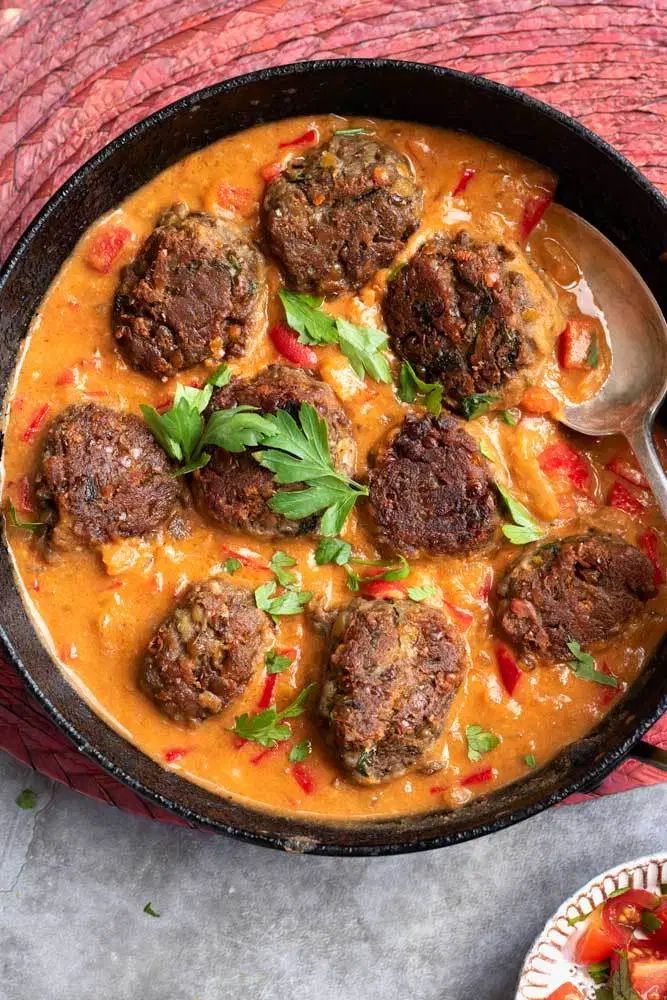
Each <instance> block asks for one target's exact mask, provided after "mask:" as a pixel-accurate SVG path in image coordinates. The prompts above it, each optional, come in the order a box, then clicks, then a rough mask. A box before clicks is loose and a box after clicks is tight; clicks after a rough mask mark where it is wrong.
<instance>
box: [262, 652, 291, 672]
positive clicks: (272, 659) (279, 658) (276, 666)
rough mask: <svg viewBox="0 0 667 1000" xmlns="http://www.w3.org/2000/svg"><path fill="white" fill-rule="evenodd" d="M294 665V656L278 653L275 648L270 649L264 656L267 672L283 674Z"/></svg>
mask: <svg viewBox="0 0 667 1000" xmlns="http://www.w3.org/2000/svg"><path fill="white" fill-rule="evenodd" d="M291 665H292V658H291V657H289V656H284V655H283V654H282V653H276V651H275V649H270V650H269V651H268V653H267V654H266V656H265V657H264V669H265V670H266V672H267V674H282V672H283V671H284V670H287V668H288V667H289V666H291Z"/></svg>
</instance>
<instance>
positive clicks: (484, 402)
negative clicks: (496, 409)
mask: <svg viewBox="0 0 667 1000" xmlns="http://www.w3.org/2000/svg"><path fill="white" fill-rule="evenodd" d="M497 400H498V396H496V395H495V394H494V393H492V392H473V394H472V395H471V396H466V397H465V399H462V400H461V412H462V413H463V416H464V417H465V418H466V420H474V419H475V418H476V417H482V416H483V415H484V414H485V413H488V411H489V408H490V406H491V404H492V403H495V402H497Z"/></svg>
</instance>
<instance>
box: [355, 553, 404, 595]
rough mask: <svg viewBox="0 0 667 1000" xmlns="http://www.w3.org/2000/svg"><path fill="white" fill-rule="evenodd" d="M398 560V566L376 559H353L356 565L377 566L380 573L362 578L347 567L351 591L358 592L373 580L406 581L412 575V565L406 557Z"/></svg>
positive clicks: (400, 557)
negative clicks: (362, 585) (362, 586)
mask: <svg viewBox="0 0 667 1000" xmlns="http://www.w3.org/2000/svg"><path fill="white" fill-rule="evenodd" d="M398 560H399V561H398V565H396V563H383V562H378V561H377V560H374V559H353V560H352V562H353V563H354V564H355V565H357V566H375V567H377V569H378V572H377V573H373V575H372V576H362V575H360V574H359V573H355V572H354V570H353V569H351V568H350V567H349V566H346V567H345V569H346V571H347V586H348V588H349V590H354V591H357V590H359V587H360V586H361V584H362V583H369V582H370V581H371V580H373V581H376V580H389V581H393V580H405V578H406V576H408V574H409V573H410V564H409V563H408V561H407V559H405V558H404V556H399V557H398Z"/></svg>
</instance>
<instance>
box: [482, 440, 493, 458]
mask: <svg viewBox="0 0 667 1000" xmlns="http://www.w3.org/2000/svg"><path fill="white" fill-rule="evenodd" d="M479 453H480V455H482V456H483V457H484V458H485V459H486V460H487V462H494V461H495V456H494V455H493V454H492V453H491V452H490V451H489V446H488V445H487V443H486V441H480V442H479Z"/></svg>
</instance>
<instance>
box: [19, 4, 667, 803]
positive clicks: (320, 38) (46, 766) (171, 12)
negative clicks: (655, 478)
mask: <svg viewBox="0 0 667 1000" xmlns="http://www.w3.org/2000/svg"><path fill="white" fill-rule="evenodd" d="M343 56H363V57H375V56H387V57H393V58H397V59H413V60H417V61H419V62H432V63H439V64H440V65H444V66H452V67H454V68H456V69H460V70H465V71H467V72H470V73H479V74H481V75H483V76H488V77H491V78H492V79H494V80H498V81H500V82H502V83H508V84H510V85H512V86H515V87H519V88H521V89H523V90H525V91H527V92H528V93H531V94H533V95H535V96H536V97H539V98H541V99H542V100H545V101H547V102H548V103H550V104H553V105H555V106H556V107H559V108H561V109H562V110H563V111H565V112H567V113H568V114H570V115H573V116H574V117H575V118H578V119H580V120H581V121H582V122H583V123H584V124H586V125H587V126H588V127H589V128H592V129H593V130H594V131H595V132H598V133H599V134H600V135H602V136H604V137H605V138H606V139H607V140H609V142H611V143H613V144H614V145H615V146H616V147H617V148H618V149H620V150H621V152H623V153H624V154H625V155H626V156H627V157H628V158H629V159H630V160H632V161H633V162H634V163H635V164H636V165H637V166H638V167H639V168H640V169H641V170H643V171H644V173H645V174H646V175H647V176H648V177H649V178H650V179H651V180H652V181H653V182H654V183H655V184H657V185H658V186H660V187H662V189H663V190H664V191H667V7H666V6H665V2H664V0H657V2H656V0H615V2H613V3H604V2H602V3H601V2H599V0H596V2H594V3H585V2H581V0H556V2H551V3H548V2H547V3H545V2H541V0H515V2H514V3H513V4H512V5H511V12H510V11H509V10H508V4H507V2H506V0H460V2H444V3H443V2H434V0H398V2H397V0H357V2H349V0H348V2H346V0H329V2H327V3H326V4H322V3H315V2H313V0H256V2H254V3H248V2H243V0H223V2H222V3H221V2H220V0H217V2H214V0H134V2H133V3H131V4H128V3H127V2H126V0H58V2H54V0H51V2H49V3H45V2H43V0H27V2H25V3H23V4H21V6H10V5H9V2H7V3H5V2H3V0H0V258H2V257H4V256H5V255H6V253H7V252H8V251H9V249H10V247H11V246H12V244H13V243H14V242H15V240H16V239H17V237H18V236H19V235H20V233H21V231H22V230H23V229H24V228H25V226H26V225H27V223H28V222H29V221H30V219H31V218H32V217H33V215H34V214H35V212H36V211H37V210H38V209H39V208H40V207H41V206H42V205H43V203H44V202H45V200H46V199H47V198H48V197H49V196H50V195H51V194H52V193H53V191H55V189H56V188H57V187H58V186H59V185H60V184H62V182H63V181H64V180H65V179H66V178H67V177H68V176H69V175H70V174H71V173H72V171H73V170H75V169H76V168H77V167H78V166H80V165H81V164H82V163H83V162H84V161H85V160H86V159H88V157H89V156H91V155H92V154H93V153H94V152H95V151H96V150H98V149H99V148H100V147H101V146H103V145H104V144H105V143H107V142H109V141H110V140H111V139H113V138H114V136H116V135H118V134H119V133H120V132H122V131H124V130H125V129H126V128H129V126H130V125H132V124H134V123H135V122H137V121H139V120H140V119H141V118H143V117H145V116H146V115H147V114H149V113H150V112H151V111H155V110H156V109H157V108H160V107H163V106H164V105H165V104H169V103H170V102H171V101H174V100H176V99H177V98H178V97H181V96H183V95H184V94H187V93H190V92H191V91H193V90H196V89H198V88H200V87H204V86H207V85H208V84H211V83H215V82H216V81H218V80H222V79H225V78H226V77H231V76H236V75H238V74H239V73H245V72H249V71H250V70H254V69H258V68H260V67H262V66H268V65H278V64H282V63H289V62H294V61H297V60H300V59H316V58H324V57H327V58H331V57H333V58H335V57H343ZM3 109H4V110H3ZM649 738H650V739H651V740H652V741H653V742H655V743H657V744H658V745H660V746H663V747H666V748H667V719H663V720H662V722H661V723H660V724H659V725H658V726H656V727H654V729H653V730H652V733H651V734H650V737H649ZM0 748H4V749H5V750H8V751H9V752H10V753H12V754H14V756H16V757H18V758H19V759H21V760H23V761H25V762H26V763H27V764H30V765H31V766H33V767H35V768H36V769H37V770H39V771H43V772H44V773H45V774H48V775H49V776H50V777H52V778H55V779H56V780H57V781H61V782H64V783H65V784H68V785H70V786H71V787H73V788H76V789H77V790H78V791H80V792H83V793H84V794H86V795H91V796H93V797H95V798H98V799H101V800H103V801H105V802H109V803H112V804H114V805H117V806H119V807H120V808H122V809H127V810H129V811H131V812H138V813H141V814H143V815H150V816H154V817H156V818H158V819H167V820H169V821H171V822H180V821H179V820H177V819H176V818H175V817H174V816H172V815H171V814H168V813H165V812H164V811H162V810H159V809H157V808H155V807H153V806H151V805H149V804H147V803H146V802H144V801H143V800H142V799H140V798H139V797H138V796H137V795H135V794H134V793H133V792H131V791H130V790H129V789H127V788H125V787H124V786H123V785H121V784H119V783H118V782H117V781H115V780H114V779H113V778H111V777H109V776H108V775H107V774H105V773H104V772H103V771H102V770H100V768H99V767H97V765H95V764H93V763H91V762H90V761H89V760H88V759H87V758H85V757H84V756H82V755H81V754H80V753H78V752H77V751H76V750H75V749H74V748H73V747H72V746H71V745H70V744H69V742H68V741H67V740H66V739H65V738H64V737H63V736H62V735H61V734H60V732H59V731H58V730H57V729H56V728H55V727H54V725H53V724H52V723H51V721H50V720H49V719H47V718H46V717H45V716H44V715H43V714H42V712H41V711H40V710H39V708H38V707H36V706H35V704H34V703H33V702H32V701H31V700H30V699H29V698H28V696H27V694H26V692H25V691H24V689H23V686H22V684H21V682H20V681H19V680H18V678H17V677H16V675H15V673H14V671H13V670H12V669H11V668H10V667H9V666H8V665H7V664H5V663H3V662H2V661H1V660H0ZM663 777H664V776H663ZM660 780H661V775H660V774H659V772H657V771H655V770H653V769H651V768H649V767H647V766H645V765H641V764H638V763H635V762H630V761H629V762H626V763H625V764H623V765H622V766H621V767H620V768H619V769H618V770H617V771H616V772H615V773H614V774H613V775H611V776H610V777H609V778H607V780H606V781H605V782H604V783H603V785H602V786H601V789H600V792H601V793H603V794H604V793H607V792H613V791H620V790H622V789H625V788H630V787H633V786H635V785H638V784H650V783H653V782H657V781H660Z"/></svg>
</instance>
